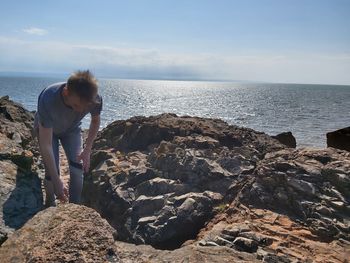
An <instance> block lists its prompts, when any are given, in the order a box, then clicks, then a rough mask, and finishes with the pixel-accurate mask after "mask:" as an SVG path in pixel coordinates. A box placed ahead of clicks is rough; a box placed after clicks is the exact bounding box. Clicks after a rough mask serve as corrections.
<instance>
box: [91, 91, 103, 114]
mask: <svg viewBox="0 0 350 263" xmlns="http://www.w3.org/2000/svg"><path fill="white" fill-rule="evenodd" d="M97 100H98V102H97V103H96V104H95V105H94V107H93V108H92V109H91V110H90V113H91V115H100V114H101V111H102V104H103V102H102V97H101V96H100V95H98V98H97Z"/></svg>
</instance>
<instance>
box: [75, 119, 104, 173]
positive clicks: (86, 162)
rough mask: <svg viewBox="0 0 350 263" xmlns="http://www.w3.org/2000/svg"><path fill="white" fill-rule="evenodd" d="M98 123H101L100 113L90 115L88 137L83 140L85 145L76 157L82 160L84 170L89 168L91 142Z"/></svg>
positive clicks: (94, 136) (95, 133)
mask: <svg viewBox="0 0 350 263" xmlns="http://www.w3.org/2000/svg"><path fill="white" fill-rule="evenodd" d="M100 123H101V119H100V115H91V122H90V127H89V132H88V137H87V139H86V141H85V147H84V150H83V151H82V153H81V154H80V155H79V157H78V160H82V161H83V168H84V171H85V172H88V171H89V168H90V155H91V149H92V144H93V143H94V140H95V138H96V135H97V133H98V130H99V128H100Z"/></svg>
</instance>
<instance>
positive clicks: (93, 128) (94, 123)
mask: <svg viewBox="0 0 350 263" xmlns="http://www.w3.org/2000/svg"><path fill="white" fill-rule="evenodd" d="M100 123H101V118H100V115H91V122H90V127H89V133H88V137H87V139H86V142H85V149H89V150H90V151H91V149H92V144H93V143H94V140H95V138H96V135H97V133H98V129H99V128H100Z"/></svg>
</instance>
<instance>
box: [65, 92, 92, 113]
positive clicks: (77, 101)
mask: <svg viewBox="0 0 350 263" xmlns="http://www.w3.org/2000/svg"><path fill="white" fill-rule="evenodd" d="M68 102H69V106H71V107H72V108H73V110H74V111H76V112H80V113H82V112H84V111H85V110H86V108H87V106H88V105H87V103H86V102H85V101H84V100H82V99H81V98H80V97H78V96H77V95H76V94H74V93H71V94H68Z"/></svg>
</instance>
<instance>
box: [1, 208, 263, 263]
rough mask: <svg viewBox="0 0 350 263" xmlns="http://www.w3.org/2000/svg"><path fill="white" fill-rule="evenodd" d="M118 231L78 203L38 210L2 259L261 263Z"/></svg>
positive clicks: (217, 250) (222, 249)
mask: <svg viewBox="0 0 350 263" xmlns="http://www.w3.org/2000/svg"><path fill="white" fill-rule="evenodd" d="M117 235H118V234H117V233H116V232H115V230H114V229H113V228H112V227H111V226H110V225H109V224H108V223H107V221H106V220H105V219H102V218H101V217H100V215H99V214H98V213H97V212H95V211H94V210H92V209H91V208H87V207H85V206H79V205H75V204H67V205H60V206H58V207H51V208H48V209H45V210H43V211H41V212H39V213H38V214H36V215H35V216H34V217H33V218H32V219H31V220H29V221H28V222H27V223H26V224H25V225H24V226H23V227H22V228H21V229H20V230H17V231H16V232H15V233H14V234H13V235H12V236H11V237H10V238H9V239H8V240H7V241H6V242H5V243H4V244H3V246H2V247H0V258H1V262H4V263H7V262H19V263H20V262H94V263H95V262H125V263H128V262H130V263H131V262H133V263H140V262H144V263H146V262H155V263H158V262H159V263H161V262H182V261H184V260H186V261H188V262H214V263H215V262H216V263H221V262H238V261H243V262H258V260H256V258H255V256H254V255H251V254H248V253H244V252H239V251H235V250H233V249H230V248H227V247H220V246H217V247H201V246H197V245H187V246H184V247H181V248H179V249H176V250H173V251H169V250H157V249H154V248H153V247H151V246H146V245H138V246H136V245H134V244H129V243H124V242H119V241H114V240H115V238H116V236H117Z"/></svg>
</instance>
